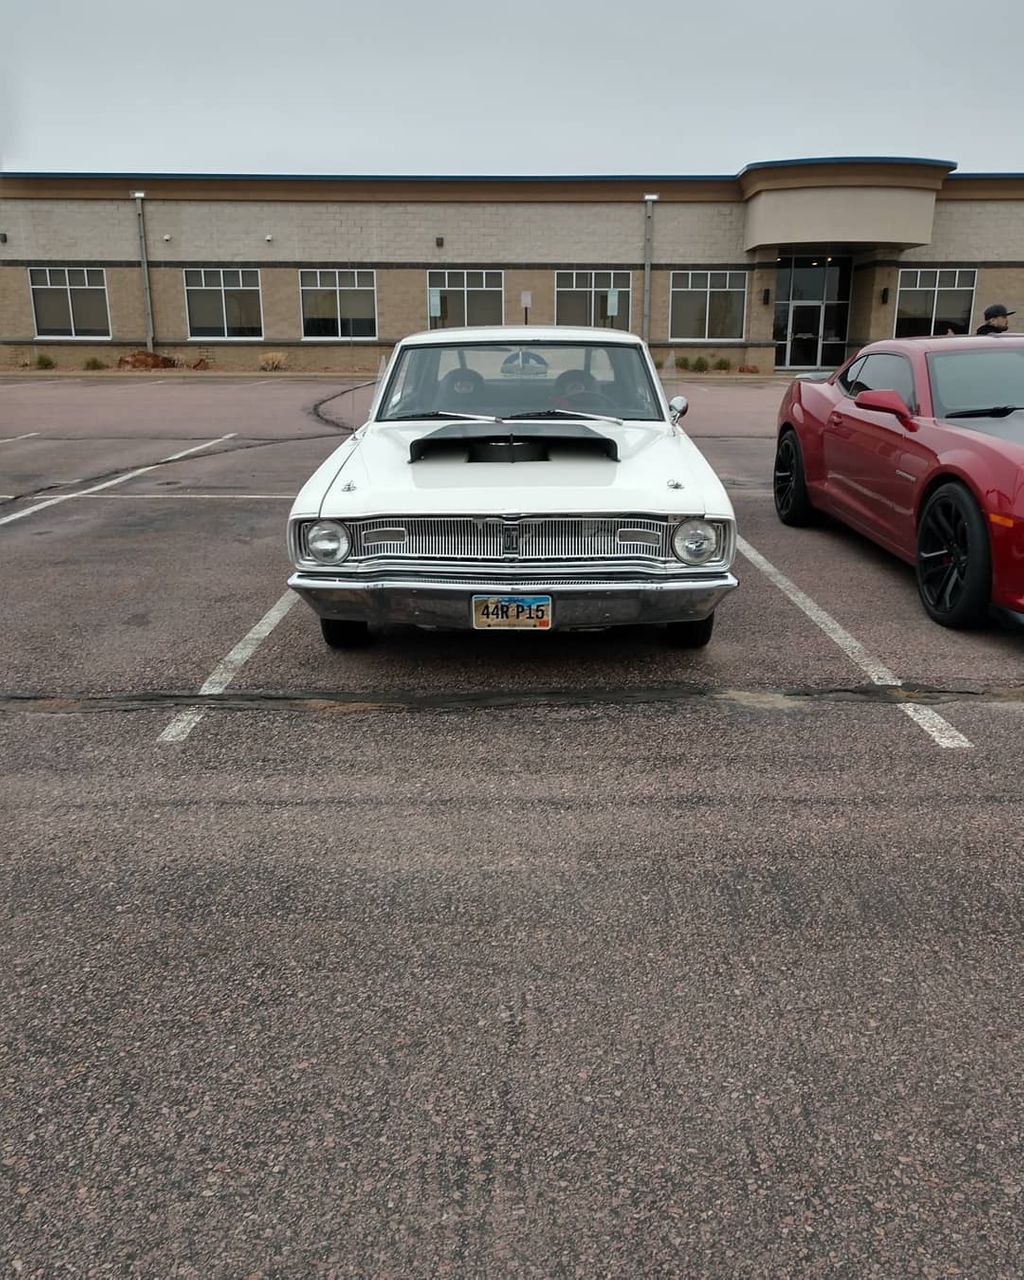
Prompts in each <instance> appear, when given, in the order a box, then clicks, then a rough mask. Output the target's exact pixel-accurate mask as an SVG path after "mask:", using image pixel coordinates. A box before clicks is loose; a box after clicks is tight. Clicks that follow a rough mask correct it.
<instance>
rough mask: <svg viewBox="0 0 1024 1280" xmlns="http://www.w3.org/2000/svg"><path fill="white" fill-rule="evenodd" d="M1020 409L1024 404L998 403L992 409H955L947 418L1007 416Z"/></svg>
mask: <svg viewBox="0 0 1024 1280" xmlns="http://www.w3.org/2000/svg"><path fill="white" fill-rule="evenodd" d="M1018 409H1024V404H997V405H994V406H993V407H992V408H991V409H955V410H954V411H953V412H952V413H947V414H946V415H945V416H946V417H947V418H1007V417H1009V416H1010V414H1011V413H1015V412H1016V411H1017V410H1018Z"/></svg>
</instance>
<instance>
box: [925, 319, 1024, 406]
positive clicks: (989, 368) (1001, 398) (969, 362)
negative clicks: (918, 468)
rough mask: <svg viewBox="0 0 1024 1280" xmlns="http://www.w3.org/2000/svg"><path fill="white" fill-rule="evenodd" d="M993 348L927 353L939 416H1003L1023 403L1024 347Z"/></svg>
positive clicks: (994, 343) (994, 341)
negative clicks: (989, 349) (991, 414)
mask: <svg viewBox="0 0 1024 1280" xmlns="http://www.w3.org/2000/svg"><path fill="white" fill-rule="evenodd" d="M999 342H1000V339H999V338H993V339H992V350H991V351H942V352H939V351H935V352H931V353H930V354H929V356H928V373H929V377H930V379H931V388H932V409H933V412H934V414H935V416H936V417H937V418H949V417H970V416H975V417H984V416H986V415H988V414H989V413H990V412H991V411H993V410H994V411H995V413H994V415H993V416H1000V415H1001V414H1003V413H1006V412H1007V410H1013V409H1017V408H1020V407H1022V406H1024V347H1017V346H1013V347H1010V346H1006V347H1002V348H1000V346H999Z"/></svg>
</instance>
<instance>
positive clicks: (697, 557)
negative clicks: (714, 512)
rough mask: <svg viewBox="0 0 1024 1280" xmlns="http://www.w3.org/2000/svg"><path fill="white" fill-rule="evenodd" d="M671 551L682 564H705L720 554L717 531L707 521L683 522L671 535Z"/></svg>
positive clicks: (720, 547) (719, 541)
mask: <svg viewBox="0 0 1024 1280" xmlns="http://www.w3.org/2000/svg"><path fill="white" fill-rule="evenodd" d="M672 550H673V551H674V552H675V554H676V555H677V556H678V558H679V559H680V560H682V562H683V563H684V564H707V563H708V561H709V560H715V559H718V558H719V557H720V556H721V554H722V550H723V548H722V544H721V540H720V537H719V531H718V529H717V528H716V527H715V526H714V525H713V524H710V523H709V522H708V521H707V520H684V521H683V523H682V524H680V525H677V526H676V528H675V531H674V532H673V534H672Z"/></svg>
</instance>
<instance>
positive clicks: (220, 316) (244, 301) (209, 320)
mask: <svg viewBox="0 0 1024 1280" xmlns="http://www.w3.org/2000/svg"><path fill="white" fill-rule="evenodd" d="M185 306H186V309H187V311H188V336H189V337H190V338H262V337H263V312H262V308H261V306H260V273H259V272H258V271H257V270H256V269H255V268H238V267H212V268H211V267H202V268H200V267H186V268H185Z"/></svg>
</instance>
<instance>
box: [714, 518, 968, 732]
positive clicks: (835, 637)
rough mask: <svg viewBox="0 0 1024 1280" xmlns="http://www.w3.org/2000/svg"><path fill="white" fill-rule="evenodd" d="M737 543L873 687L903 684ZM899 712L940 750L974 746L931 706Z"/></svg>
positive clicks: (909, 705)
mask: <svg viewBox="0 0 1024 1280" xmlns="http://www.w3.org/2000/svg"><path fill="white" fill-rule="evenodd" d="M736 544H737V546H738V547H739V550H740V552H741V554H742V555H744V556H745V557H746V558H747V559H748V560H749V561H750V563H751V564H752V565H753V566H754V568H755V569H760V570H761V572H762V573H763V574H764V575H765V577H766V578H768V579H769V581H771V582H773V583H774V584H775V586H777V587H778V588H779V590H780V591H781V592H782V593H783V595H786V596H788V597H789V598H790V600H792V602H793V603H794V604H795V605H796V607H797V608H798V609H801V610H802V611H803V612H804V613H805V614H806V615H807V617H808V618H810V620H811V621H812V622H813V623H815V625H816V626H819V627H820V628H821V629H822V631H824V633H825V634H826V635H827V636H828V638H829V639H830V640H832V641H833V642H834V643H835V644H837V645H838V646H839V648H840V649H842V651H843V652H844V653H845V654H846V656H847V657H848V658H849V659H850V661H851V662H853V663H855V664H856V665H857V666H858V667H860V669H861V671H863V672H864V674H865V675H866V676H867V677H868V678H869V679H870V680H871V681H873V682H874V683H875V684H879V685H894V686H898V685H901V684H902V683H903V681H902V680H899V679H898V678H897V677H896V676H895V674H894V673H893V672H892V671H890V670H889V668H888V667H887V666H885V665H883V664H882V663H881V662H879V661H878V659H877V658H873V657H872V656H871V654H870V653H868V651H867V650H866V649H865V648H864V646H863V645H862V644H861V643H860V641H859V640H855V639H854V637H853V636H851V635H850V633H849V632H848V631H846V630H845V629H844V628H843V627H841V626H840V625H839V623H838V622H836V620H835V618H833V617H832V615H831V614H830V613H826V612H825V610H824V609H823V608H822V607H821V605H819V604H815V602H814V601H813V600H812V599H811V597H810V596H809V595H806V594H805V593H804V592H803V591H801V590H800V588H799V587H798V586H796V585H795V584H794V583H792V582H790V580H789V579H788V578H787V577H786V576H785V574H783V573H780V572H779V570H778V569H776V567H775V566H774V565H773V564H772V563H771V561H769V560H766V559H765V558H764V556H763V555H761V553H760V551H757V550H756V549H755V548H754V547H752V546H751V545H750V543H749V542H747V541H746V540H745V539H744V538H738V539H737V540H736ZM899 709H900V710H901V711H903V712H905V714H906V715H908V716H909V717H910V718H911V720H913V721H914V722H915V723H916V724H918V725H920V726H921V728H922V729H923V730H924V731H925V733H927V734H928V735H929V736H930V737H931V738H932V739H933V740H934V741H935V742H937V743H938V744H939V746H940V747H957V748H963V747H970V746H973V743H972V742H971V741H970V739H969V738H965V737H964V735H963V734H962V733H960V732H959V730H957V729H954V728H953V726H952V725H951V724H950V723H949V721H948V720H944V719H943V718H942V716H940V715H939V714H938V712H937V711H933V710H932V708H931V707H922V706H920V705H919V704H918V703H913V702H901V703H900V704H899Z"/></svg>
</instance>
